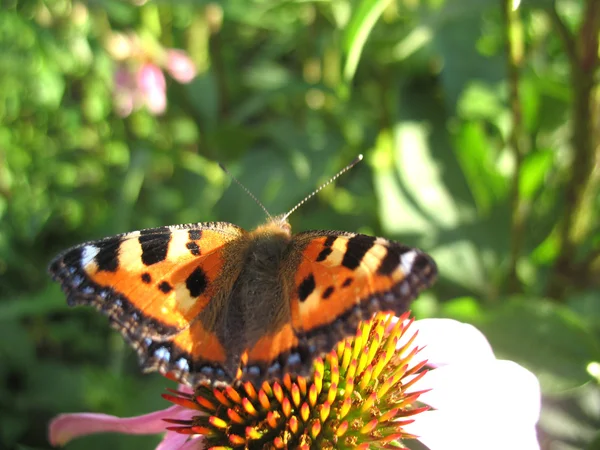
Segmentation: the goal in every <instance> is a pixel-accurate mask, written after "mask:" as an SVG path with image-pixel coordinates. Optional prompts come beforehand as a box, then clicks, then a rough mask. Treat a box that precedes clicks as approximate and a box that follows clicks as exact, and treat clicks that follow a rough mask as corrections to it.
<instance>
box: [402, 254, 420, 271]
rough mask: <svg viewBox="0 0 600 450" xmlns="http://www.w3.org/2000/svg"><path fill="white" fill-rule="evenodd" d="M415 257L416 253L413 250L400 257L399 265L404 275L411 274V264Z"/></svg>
mask: <svg viewBox="0 0 600 450" xmlns="http://www.w3.org/2000/svg"><path fill="white" fill-rule="evenodd" d="M416 257H417V252H416V251H415V250H411V251H409V252H406V253H403V254H402V255H401V256H400V265H401V266H402V271H403V272H404V273H405V274H407V273H411V272H412V267H413V263H414V262H415V258H416Z"/></svg>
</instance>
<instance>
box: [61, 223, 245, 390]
mask: <svg viewBox="0 0 600 450" xmlns="http://www.w3.org/2000/svg"><path fill="white" fill-rule="evenodd" d="M245 234H247V233H246V232H245V231H244V230H243V229H241V228H239V227H237V226H235V225H232V224H230V223H226V222H210V223H198V224H187V225H177V226H170V227H160V228H152V229H147V230H142V231H135V232H131V233H125V234H121V235H118V236H113V237H109V238H105V239H101V240H98V241H91V242H87V243H84V244H81V245H78V246H76V247H73V248H71V249H69V250H67V251H65V252H64V253H62V254H60V255H58V256H57V257H56V258H55V259H54V260H53V261H52V262H51V264H50V267H49V272H50V274H51V275H52V276H53V278H54V279H55V280H57V281H59V282H60V283H61V285H62V288H63V290H64V292H65V293H66V294H67V301H68V303H69V305H71V306H73V305H79V304H84V305H91V306H94V307H95V308H96V309H97V310H99V311H101V312H102V313H104V314H105V315H107V316H108V317H109V320H110V321H111V324H112V325H113V326H114V327H115V328H116V329H118V330H119V331H120V332H121V333H122V334H123V336H124V337H125V338H126V339H127V341H128V342H129V343H130V344H131V345H132V346H133V347H134V348H135V349H136V350H137V352H138V355H139V356H140V360H141V362H142V365H143V367H144V368H145V370H148V371H152V370H157V371H159V372H161V373H163V374H166V373H168V372H171V373H172V374H174V375H175V376H176V377H177V378H179V379H181V380H184V381H189V382H190V383H195V382H198V381H201V380H204V379H212V378H215V379H220V378H224V377H226V374H225V373H224V372H223V371H222V370H221V369H220V364H221V363H222V362H223V361H225V356H226V355H225V349H223V348H222V346H221V344H220V343H219V341H218V339H217V338H216V336H215V335H214V333H212V331H211V330H210V327H209V326H208V327H207V324H206V323H203V322H202V321H201V320H198V317H199V315H200V313H201V312H202V311H203V310H204V308H205V307H206V305H207V304H208V302H210V301H211V300H213V299H214V297H215V293H216V292H218V291H223V290H226V289H227V287H228V286H227V283H229V281H227V280H224V276H223V274H224V273H227V275H228V276H229V279H235V277H236V273H234V272H236V270H239V269H240V267H237V266H236V264H231V263H230V262H231V257H230V256H229V255H230V254H231V252H228V251H226V249H227V248H228V247H229V245H231V244H232V243H233V244H235V242H236V240H238V239H240V238H241V237H242V236H244V235H245ZM225 268H226V269H227V270H225ZM209 325H210V324H209Z"/></svg>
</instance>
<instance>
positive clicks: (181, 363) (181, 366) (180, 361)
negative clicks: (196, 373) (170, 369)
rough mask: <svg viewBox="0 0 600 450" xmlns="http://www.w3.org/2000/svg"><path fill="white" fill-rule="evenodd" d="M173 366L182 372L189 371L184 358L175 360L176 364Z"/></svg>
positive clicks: (188, 365)
mask: <svg viewBox="0 0 600 450" xmlns="http://www.w3.org/2000/svg"><path fill="white" fill-rule="evenodd" d="M175 365H176V366H177V368H178V369H179V370H181V371H182V372H189V371H190V363H188V361H187V359H185V358H179V359H178V360H177V362H176V363H175Z"/></svg>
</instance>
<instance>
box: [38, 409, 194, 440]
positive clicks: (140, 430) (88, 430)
mask: <svg viewBox="0 0 600 450" xmlns="http://www.w3.org/2000/svg"><path fill="white" fill-rule="evenodd" d="M192 414H193V411H191V410H186V409H185V408H182V407H181V406H171V407H169V408H167V409H163V410H161V411H156V412H153V413H150V414H145V415H143V416H137V417H129V418H121V417H115V416H109V415H108V414H96V413H77V414H61V415H59V416H57V417H55V418H54V419H52V421H51V422H50V425H49V427H48V428H49V430H48V440H49V441H50V443H51V444H52V445H64V444H66V443H67V442H69V441H71V440H73V439H75V438H77V437H80V436H86V435H88V434H94V433H110V432H113V433H124V434H156V433H162V432H164V431H165V428H166V427H167V425H166V423H165V422H164V421H163V419H165V418H178V417H181V416H185V417H189V416H190V415H192Z"/></svg>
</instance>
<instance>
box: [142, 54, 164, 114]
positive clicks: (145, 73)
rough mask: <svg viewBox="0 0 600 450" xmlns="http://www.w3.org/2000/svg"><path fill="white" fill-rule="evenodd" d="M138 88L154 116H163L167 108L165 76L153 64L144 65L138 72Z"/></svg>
mask: <svg viewBox="0 0 600 450" xmlns="http://www.w3.org/2000/svg"><path fill="white" fill-rule="evenodd" d="M137 86H138V90H139V94H140V96H141V97H142V100H143V102H144V104H145V105H146V106H147V107H148V109H149V110H150V112H151V113H153V114H162V113H163V112H165V109H166V107H167V95H166V87H167V83H166V81H165V76H164V74H163V73H162V71H161V70H160V68H159V67H158V66H156V65H154V64H152V63H146V64H143V65H142V66H141V67H140V68H139V70H138V72H137Z"/></svg>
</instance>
